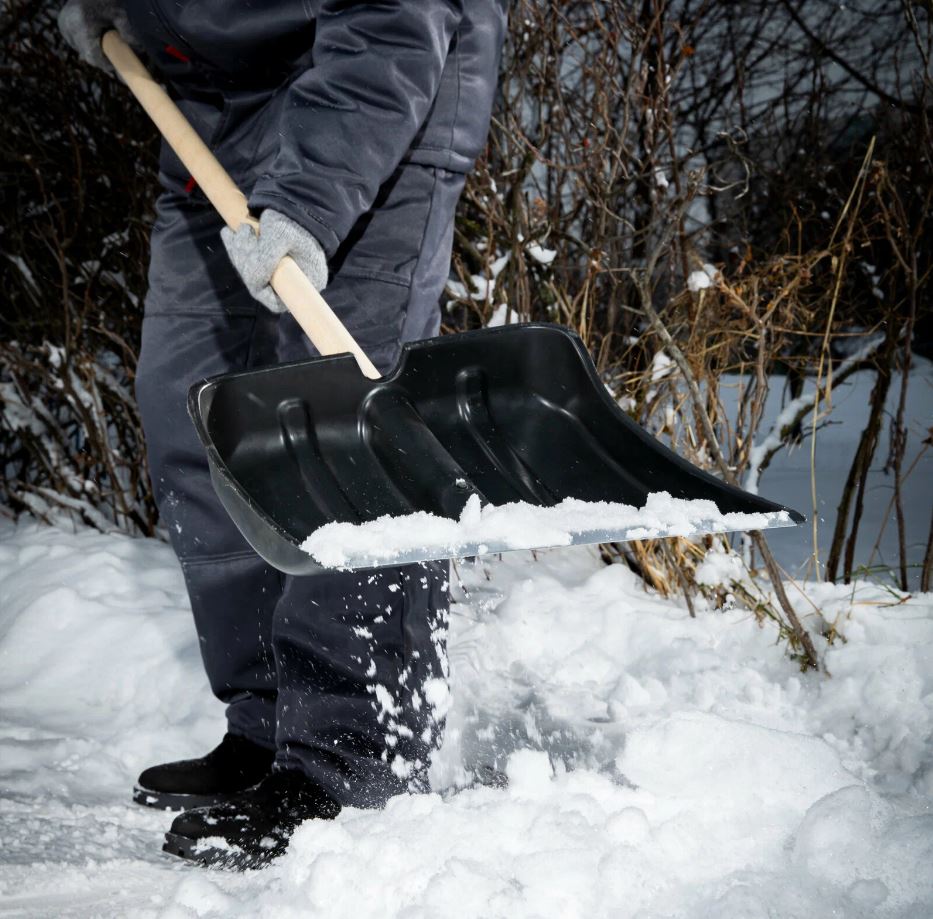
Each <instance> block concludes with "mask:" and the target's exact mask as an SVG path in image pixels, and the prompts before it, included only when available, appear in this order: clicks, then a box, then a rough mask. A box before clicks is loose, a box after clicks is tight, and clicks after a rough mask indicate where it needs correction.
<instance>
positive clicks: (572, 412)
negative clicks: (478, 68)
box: [189, 323, 803, 574]
mask: <svg viewBox="0 0 933 919" xmlns="http://www.w3.org/2000/svg"><path fill="white" fill-rule="evenodd" d="M189 411H190V413H191V416H192V418H193V420H194V423H195V425H196V427H197V430H198V434H199V435H200V438H201V441H202V442H203V444H204V446H205V448H206V449H207V455H208V459H209V462H210V468H211V476H212V480H213V483H214V488H215V490H216V492H217V494H218V496H219V497H220V500H221V501H222V502H223V505H224V507H225V508H226V510H227V512H228V513H229V514H230V516H231V518H232V519H233V521H234V522H235V523H236V525H237V526H238V527H239V529H240V531H241V532H242V533H243V535H244V536H245V537H246V539H247V541H248V542H249V543H250V544H251V545H252V546H253V548H254V549H255V550H256V551H257V552H258V553H259V554H260V555H261V556H262V557H263V558H264V559H265V560H266V561H268V562H269V563H270V564H271V565H273V566H274V567H276V568H278V569H280V570H281V571H285V572H287V573H290V574H310V573H312V572H314V571H317V570H319V569H320V565H319V564H318V563H317V562H316V561H315V560H314V559H313V558H312V557H311V556H310V555H309V554H307V553H306V552H304V551H302V549H301V548H300V545H301V543H302V542H303V541H304V539H305V538H306V537H307V536H309V535H310V534H311V533H312V532H313V531H314V530H316V529H318V528H319V527H321V526H323V525H324V524H327V523H331V522H334V521H340V522H346V523H362V522H365V521H370V520H374V519H376V518H378V517H381V516H383V515H386V514H388V515H392V516H399V515H404V514H410V513H413V512H415V511H428V512H430V513H433V514H436V515H439V516H443V517H449V518H457V517H459V515H460V513H461V511H462V509H463V507H464V505H465V504H466V502H467V499H468V498H469V497H470V496H471V495H474V494H475V495H478V496H479V498H480V501H481V502H482V504H484V505H485V504H494V505H501V504H506V503H510V502H515V501H522V502H527V503H529V504H533V505H542V506H552V505H556V504H558V503H559V502H561V501H562V500H563V499H564V498H579V499H582V500H585V501H609V502H617V503H623V504H629V505H633V506H635V507H642V506H643V505H644V504H645V502H646V499H647V497H648V495H649V494H650V493H652V492H660V491H666V492H669V493H670V494H671V495H672V496H673V497H676V498H687V499H694V498H703V499H709V500H712V501H713V502H715V504H716V505H717V506H718V508H719V510H720V511H721V512H722V513H732V512H743V513H761V512H765V513H768V512H778V511H787V515H786V516H785V517H784V518H783V519H784V525H792V524H795V523H799V522H801V521H802V520H803V517H802V516H801V515H800V514H798V513H797V512H795V511H791V510H789V509H787V508H783V507H781V506H780V505H777V504H774V503H772V502H771V501H766V500H765V499H763V498H760V497H758V496H756V495H751V494H748V493H746V492H744V491H741V490H740V489H738V488H734V487H732V486H730V485H726V484H724V483H723V482H721V481H719V480H718V479H716V478H714V477H713V476H711V475H709V474H708V473H706V472H704V471H702V470H701V469H698V468H696V467H695V466H693V465H691V464H690V463H688V462H686V461H685V460H683V459H681V458H680V457H678V456H677V455H676V454H674V453H672V452H671V451H670V450H668V449H667V448H666V447H664V446H663V445H662V444H660V443H659V442H658V441H657V440H656V439H655V438H654V437H652V436H651V435H650V434H648V433H647V432H646V431H644V430H643V429H642V428H640V427H639V426H638V425H637V424H635V423H634V422H633V421H632V420H631V419H630V418H629V417H628V416H627V415H626V414H625V413H624V412H623V411H622V410H621V409H620V408H619V407H618V406H617V405H616V404H615V402H614V401H613V399H612V397H611V396H610V395H609V393H608V392H607V391H606V388H605V387H604V386H603V384H602V382H601V381H600V379H599V377H598V375H597V373H596V369H595V367H594V366H593V362H592V360H591V359H590V356H589V354H588V352H587V350H586V348H585V346H584V345H583V342H582V341H581V340H580V339H579V338H578V337H577V336H576V335H575V334H574V333H573V332H570V331H569V330H567V329H565V328H563V327H562V326H557V325H549V324H546V323H533V324H528V325H513V326H507V327H504V328H499V329H484V330H482V331H478V332H467V333H462V334H459V335H449V336H444V337H441V338H434V339H430V340H427V341H419V342H414V343H411V344H406V345H405V346H404V347H403V349H402V354H401V357H400V358H399V361H398V364H397V365H396V367H395V369H394V370H393V371H392V372H391V373H390V374H388V375H387V376H385V377H384V378H382V379H380V380H369V379H366V378H365V377H364V376H363V375H362V374H361V373H360V371H359V369H358V368H357V364H356V361H355V360H354V359H353V358H352V357H351V356H349V355H338V356H336V357H325V358H316V359H313V360H308V361H302V362H300V363H294V364H284V365H280V366H275V367H268V368H264V369H261V370H255V371H248V372H245V373H236V374H229V375H225V376H220V377H215V378H214V379H211V380H207V381H205V382H202V383H198V384H196V385H195V386H193V387H192V389H191V392H190V395H189ZM627 538H631V534H629V533H626V532H610V531H607V530H606V529H605V528H604V527H603V528H600V525H599V521H594V526H593V528H592V529H591V530H588V531H586V532H583V533H578V534H576V535H575V536H574V539H573V542H575V543H584V542H606V541H611V540H619V541H624V540H625V539H627ZM481 548H482V549H484V550H486V551H500V550H501V549H503V548H507V547H506V546H496V545H484V546H482V547H480V546H473V547H469V548H467V549H466V550H464V549H463V548H462V547H460V551H458V552H457V553H456V554H458V555H461V554H462V555H471V554H477V552H478V551H479V550H480V549H481ZM427 552H431V553H433V554H426V553H427ZM450 554H451V553H450V552H449V551H447V550H445V548H444V547H431V548H430V549H426V550H424V551H422V552H420V553H418V554H417V556H416V557H411V556H408V557H405V558H399V557H395V558H393V560H392V562H391V563H392V564H398V563H401V562H403V561H404V562H407V561H415V560H428V559H432V558H444V557H446V556H448V555H450ZM385 564H389V562H385ZM360 566H365V563H364V562H360ZM350 567H357V565H351V566H350Z"/></svg>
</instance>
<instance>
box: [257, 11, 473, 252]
mask: <svg viewBox="0 0 933 919" xmlns="http://www.w3.org/2000/svg"><path fill="white" fill-rule="evenodd" d="M309 5H310V7H311V8H312V10H313V12H314V15H315V20H316V30H315V37H314V47H313V51H312V61H313V66H312V67H311V68H310V69H309V70H307V71H305V72H304V73H303V74H301V75H300V76H299V77H298V78H297V79H296V80H295V81H294V82H293V83H292V84H291V85H290V86H289V88H288V89H287V90H286V96H285V98H284V100H283V105H282V109H281V116H280V120H279V122H278V126H277V128H278V132H279V135H280V137H281V141H280V145H279V150H278V154H277V155H276V157H275V158H274V160H273V162H272V166H271V167H270V169H269V172H268V173H267V174H264V175H261V176H260V178H259V180H258V181H257V183H256V185H255V186H254V188H253V191H252V194H251V195H250V207H251V208H253V209H254V210H255V211H260V210H262V209H263V208H267V207H268V208H273V209H274V210H277V211H280V212H281V213H283V214H285V215H286V216H288V217H291V218H292V219H293V220H294V221H296V222H297V223H299V224H300V225H301V226H303V227H305V229H307V230H309V231H310V232H312V233H313V234H314V236H315V237H316V238H317V239H318V241H319V242H320V243H321V245H322V247H323V248H324V251H325V252H326V253H327V255H328V256H331V255H333V253H334V251H335V250H336V249H337V247H338V246H339V245H340V243H341V242H342V241H343V239H344V238H345V237H346V236H347V235H348V233H349V232H350V229H351V228H352V226H353V224H354V223H355V222H356V220H357V219H358V218H359V217H360V216H361V215H362V214H364V213H365V212H366V211H368V210H369V209H370V207H371V206H372V203H373V201H374V200H375V198H376V195H377V193H378V191H379V187H380V186H381V185H382V183H383V182H384V181H385V180H386V179H387V178H388V177H389V176H390V175H391V174H392V173H393V172H394V171H395V169H396V168H397V166H398V164H399V163H400V162H401V160H402V158H403V157H404V156H405V153H406V152H407V151H408V149H409V148H410V146H411V144H412V141H413V140H414V139H415V137H416V135H417V133H418V130H419V128H420V127H421V125H422V124H423V123H424V121H425V119H426V118H427V116H428V114H429V113H430V110H431V106H432V104H433V102H434V97H435V95H436V93H437V90H438V87H439V85H440V80H441V73H442V71H443V69H444V64H445V62H446V60H447V52H448V49H449V47H450V44H451V41H452V39H453V37H454V33H455V32H456V30H457V27H458V25H459V23H460V19H461V17H462V0H377V2H370V3H366V2H363V3H360V2H352V0H309ZM271 129H272V130H275V129H276V126H275V125H272V126H271Z"/></svg>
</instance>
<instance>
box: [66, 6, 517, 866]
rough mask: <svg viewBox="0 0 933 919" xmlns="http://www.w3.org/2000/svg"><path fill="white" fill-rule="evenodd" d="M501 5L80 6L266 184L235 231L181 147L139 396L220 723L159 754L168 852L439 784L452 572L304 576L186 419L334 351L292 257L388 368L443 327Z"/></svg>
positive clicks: (233, 166) (249, 188)
mask: <svg viewBox="0 0 933 919" xmlns="http://www.w3.org/2000/svg"><path fill="white" fill-rule="evenodd" d="M506 2H507V0H470V2H469V3H467V2H464V0H419V2H418V3H412V2H405V0H381V2H372V3H365V2H346V0H265V2H263V3H261V4H260V3H257V4H251V3H247V2H235V0H202V2H198V3H178V2H171V3H170V2H167V0H123V2H120V0H68V3H67V4H66V5H65V6H64V8H63V9H62V11H61V13H60V16H59V26H60V29H61V31H62V33H63V35H64V36H65V38H66V40H67V41H68V43H69V44H70V45H72V46H73V47H74V48H75V49H76V50H77V51H78V53H79V54H80V56H81V57H82V58H83V59H84V60H85V61H87V62H89V63H92V64H95V65H97V66H100V67H104V68H107V69H109V63H108V62H107V61H106V59H105V58H104V56H103V54H102V51H101V47H100V38H101V36H102V34H103V33H104V32H105V31H106V30H107V29H110V28H114V27H115V28H117V29H118V30H119V31H120V32H121V33H122V34H123V35H124V37H125V38H126V39H127V40H128V41H129V42H130V43H131V44H132V45H133V46H134V47H136V48H137V49H138V50H140V51H141V52H142V53H144V54H145V56H146V58H147V59H148V62H149V63H150V66H152V67H153V68H154V69H155V70H156V71H157V73H158V75H159V77H160V79H161V80H162V81H163V82H164V83H165V84H166V86H167V87H168V89H169V92H170V94H171V95H172V96H173V98H174V99H175V100H176V102H177V104H178V105H179V107H180V108H181V109H182V111H183V112H184V113H185V115H186V116H187V117H188V119H189V120H190V121H191V122H192V124H193V125H194V126H195V128H196V130H197V131H198V132H199V134H200V135H201V137H202V138H203V139H204V140H205V141H206V142H207V143H208V145H209V146H210V147H211V148H212V150H213V151H214V153H215V155H216V156H217V157H218V159H219V160H220V162H221V163H222V165H223V166H224V167H225V168H226V169H227V171H228V172H230V174H231V175H232V176H233V178H234V180H235V181H236V182H237V183H238V184H239V186H240V187H241V188H243V189H244V190H245V192H246V193H247V195H248V199H249V203H250V207H251V210H252V211H253V213H254V214H256V215H258V217H259V224H260V230H259V234H258V236H257V235H256V234H255V233H254V232H253V231H252V230H250V229H249V228H248V227H242V228H241V229H240V231H238V232H237V233H230V232H229V231H228V230H226V229H225V228H223V226H222V222H221V220H220V218H219V217H218V216H217V214H216V213H215V212H214V210H213V209H212V208H211V206H210V204H209V203H208V202H207V200H206V199H205V198H204V196H203V195H202V194H201V193H200V192H199V190H198V188H197V187H196V186H195V185H194V182H193V180H192V179H191V178H190V177H189V176H188V175H187V174H186V172H185V169H184V167H183V166H182V164H181V163H180V161H179V160H178V159H177V158H176V157H175V155H174V154H173V153H172V151H171V150H170V149H169V148H168V147H167V146H166V145H164V144H163V147H162V151H161V155H160V171H159V180H160V183H161V187H162V191H161V194H160V197H159V198H158V201H157V204H156V219H155V224H154V227H153V230H152V245H151V261H150V270H149V291H148V294H147V296H146V301H145V313H144V320H143V328H142V345H141V351H140V356H139V364H138V368H137V379H136V394H137V399H138V402H139V408H140V412H141V415H142V421H143V426H144V430H145V434H146V442H147V459H148V464H149V472H150V476H151V480H152V485H153V489H154V493H155V496H156V500H157V502H158V507H159V512H160V516H161V520H162V522H163V523H164V525H165V527H166V528H167V530H168V534H169V537H170V539H171V542H172V545H173V547H174V549H175V552H176V554H177V556H178V559H179V561H180V563H181V568H182V571H183V573H184V577H185V582H186V586H187V589H188V595H189V597H190V600H191V608H192V611H193V613H194V620H195V625H196V628H197V634H198V639H199V642H200V649H201V654H202V657H203V661H204V666H205V669H206V671H207V676H208V679H209V682H210V685H211V689H212V690H213V692H214V693H215V695H216V696H217V697H218V698H219V699H221V700H222V701H223V702H224V703H226V715H227V733H226V735H225V737H224V738H223V740H222V742H221V743H220V745H219V746H218V747H217V748H216V749H214V750H213V751H211V752H210V753H208V754H207V755H206V756H204V757H202V758H199V759H192V760H186V761H182V762H175V763H167V764H163V765H158V766H154V767H152V768H149V769H146V770H145V771H144V772H143V773H142V775H141V776H140V777H139V782H138V784H137V787H136V789H135V794H134V797H135V799H136V800H137V801H138V802H140V803H142V804H147V805H151V806H154V807H160V808H164V807H169V808H173V809H182V810H183V813H181V814H180V815H179V816H178V817H176V818H175V820H174V822H173V823H172V827H171V830H170V832H169V833H168V834H167V836H166V843H165V849H166V850H167V851H169V852H171V853H173V854H176V855H180V856H182V857H185V858H190V859H195V860H198V861H200V862H202V863H215V862H222V863H226V864H234V865H236V866H241V867H246V866H253V865H258V864H263V863H264V862H266V861H267V860H269V859H270V858H274V857H275V856H277V855H279V854H281V852H282V851H284V850H285V848H286V847H287V843H288V838H289V836H290V834H291V833H292V831H293V830H294V828H295V826H297V825H298V823H300V822H302V821H304V820H307V819H311V818H319V819H327V818H332V817H334V816H335V815H336V814H337V813H338V812H339V811H340V809H341V808H343V807H348V806H354V807H379V806H381V805H383V804H384V803H385V802H386V800H387V799H388V798H389V797H391V796H392V795H395V794H398V793H401V792H405V791H418V790H422V789H424V788H425V787H426V784H427V776H426V773H427V768H428V765H429V763H430V757H431V753H432V751H433V750H435V749H436V748H437V746H438V744H439V740H440V736H441V732H442V729H443V715H444V710H445V707H446V698H447V695H446V679H447V663H446V653H445V636H446V621H447V566H446V563H445V564H441V563H432V564H428V565H425V566H407V567H401V568H397V569H385V570H383V569H380V570H379V571H378V572H376V573H373V572H364V573H352V572H326V573H322V574H320V575H315V576H309V577H289V576H285V575H283V574H282V573H280V572H278V571H276V570H274V569H272V568H271V567H270V566H268V565H267V564H266V563H265V562H263V561H262V560H261V559H260V558H259V557H258V556H257V555H256V554H255V553H254V552H253V551H252V549H251V548H250V547H249V545H248V544H247V543H246V542H245V541H244V539H243V537H242V536H241V535H240V534H239V532H238V531H237V530H236V528H235V527H234V526H233V524H232V523H231V522H230V521H229V519H228V518H227V516H226V514H225V513H224V511H223V510H222V508H221V506H220V504H219V502H218V500H217V498H216V497H215V495H214V493H213V490H212V488H211V484H210V480H209V473H208V467H207V464H206V459H205V456H204V453H203V450H202V448H201V447H200V445H199V443H198V440H197V437H196V435H195V431H194V429H193V426H192V425H191V423H190V422H189V420H188V418H187V417H186V397H187V391H188V388H189V386H190V385H191V384H192V383H194V382H196V381H198V380H201V379H203V378H205V377H209V376H212V375H215V374H219V373H226V372H229V371H235V370H245V369H248V368H256V367H261V366H263V365H268V364H272V363H276V362H284V361H293V360H300V359H306V358H308V357H310V356H314V355H315V354H316V352H315V351H314V349H313V346H312V345H311V344H310V342H309V341H308V340H307V339H306V338H305V337H304V335H303V334H302V333H301V331H300V329H299V328H298V326H297V323H296V322H295V321H294V320H293V319H292V317H291V316H290V314H288V313H287V312H286V311H284V307H283V305H282V304H281V302H280V301H279V300H278V298H277V297H276V295H275V294H274V292H273V291H272V289H271V287H270V286H269V279H270V277H271V275H272V272H273V270H274V268H275V266H276V264H277V263H278V261H279V259H280V258H281V257H282V256H283V255H285V254H290V255H291V256H292V257H293V258H294V259H295V260H296V261H297V262H298V264H299V265H300V266H301V267H302V268H303V270H304V271H305V273H306V274H307V275H308V277H309V278H310V279H311V281H312V282H313V283H314V285H315V287H317V288H318V289H324V288H325V287H326V298H327V300H328V302H329V303H330V305H331V306H332V308H333V309H334V310H335V311H336V313H337V314H338V316H339V317H340V318H341V320H342V321H343V323H344V324H345V325H346V326H347V328H348V329H349V330H350V332H351V333H352V334H353V336H354V337H355V338H356V340H357V341H358V342H359V343H360V345H361V346H362V348H363V350H364V351H365V352H366V353H367V354H368V356H369V357H370V359H371V360H372V361H373V362H374V363H375V365H376V366H377V367H378V368H379V370H380V371H381V372H385V371H387V370H388V369H389V368H391V367H392V366H393V364H394V362H395V360H396V358H397V356H398V354H399V350H400V344H401V343H402V342H405V341H411V340H415V339H419V338H425V337H430V336H433V335H436V334H437V333H438V330H439V323H440V314H439V305H438V304H439V298H440V295H441V292H442V290H443V287H444V284H445V282H446V280H447V277H448V272H449V266H450V255H451V247H452V239H453V222H454V212H455V208H456V205H457V201H458V198H459V196H460V193H461V190H462V188H463V184H464V181H465V177H466V174H467V172H468V171H469V170H470V169H471V168H472V165H473V162H474V160H475V157H476V156H477V155H478V154H479V153H480V151H481V150H482V148H483V146H484V144H485V138H486V133H487V130H488V124H489V119H490V111H491V107H492V101H493V96H494V93H495V89H496V81H497V71H498V61H499V54H500V50H501V45H502V41H503V36H504V32H505V23H506Z"/></svg>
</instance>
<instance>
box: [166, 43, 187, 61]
mask: <svg viewBox="0 0 933 919" xmlns="http://www.w3.org/2000/svg"><path fill="white" fill-rule="evenodd" d="M165 53H166V54H170V55H171V56H172V57H173V58H175V60H177V61H181V62H182V63H184V64H190V63H191V58H190V57H188V55H187V54H185V53H184V52H183V51H179V50H178V49H177V48H176V47H175V46H174V45H166V46H165Z"/></svg>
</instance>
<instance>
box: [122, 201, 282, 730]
mask: <svg viewBox="0 0 933 919" xmlns="http://www.w3.org/2000/svg"><path fill="white" fill-rule="evenodd" d="M220 226H221V221H220V219H219V218H218V217H217V216H216V214H215V213H214V211H213V209H212V208H211V207H210V206H209V205H208V204H207V203H206V202H205V201H204V200H203V199H201V198H199V197H197V196H195V197H194V198H191V197H188V196H185V195H182V194H177V193H175V194H173V193H166V194H164V195H163V196H162V197H161V198H160V199H159V203H158V210H157V221H156V225H155V228H154V230H153V236H152V251H151V266H150V276H149V284H150V287H149V293H148V295H147V299H146V309H145V318H144V321H143V336H142V348H141V352H140V359H139V365H138V368H137V380H136V392H137V399H138V402H139V407H140V412H141V414H142V420H143V426H144V429H145V433H146V441H147V457H148V462H149V472H150V476H151V478H152V484H153V489H154V492H155V496H156V501H157V503H158V506H159V512H160V516H161V519H162V522H163V525H164V526H165V527H166V528H167V530H168V534H169V537H170V538H171V541H172V545H173V547H174V549H175V552H176V553H177V555H178V558H179V560H180V562H181V566H182V570H183V572H184V576H185V582H186V584H187V587H188V595H189V597H190V600H191V608H192V611H193V613H194V620H195V626H196V628H197V633H198V640H199V644H200V649H201V655H202V657H203V660H204V666H205V669H206V671H207V675H208V679H209V681H210V685H211V689H212V690H213V692H214V694H215V695H216V696H217V697H218V698H219V699H220V700H221V701H223V702H225V703H226V704H227V720H228V724H229V728H230V730H231V731H232V732H233V733H236V734H240V735H243V736H245V737H248V738H249V739H251V740H253V741H254V742H256V743H259V744H263V745H266V746H273V745H274V742H275V740H274V738H275V696H276V673H275V665H274V658H273V654H272V647H271V641H272V615H273V610H274V608H275V605H276V603H277V602H278V600H279V597H280V595H281V592H282V589H283V586H284V582H283V578H282V576H281V574H280V573H279V572H278V571H276V570H275V569H273V568H271V567H270V566H269V565H267V564H265V562H263V561H262V560H261V559H260V558H259V557H258V556H257V555H256V554H255V553H254V552H253V550H252V549H251V548H250V547H249V545H248V544H247V543H246V542H245V540H244V539H243V538H242V536H240V534H239V532H238V530H237V529H236V527H235V526H234V525H233V523H232V522H231V521H230V519H229V518H228V516H227V514H226V512H225V511H224V510H223V508H222V506H221V505H220V502H219V501H218V499H217V497H216V496H215V494H214V490H213V488H212V487H211V483H210V477H209V472H208V467H207V462H206V458H205V455H204V450H203V448H202V446H201V444H200V442H199V441H198V438H197V435H196V433H195V431H194V426H193V425H192V423H191V421H190V419H189V418H188V414H187V396H188V388H189V386H190V385H191V384H192V383H194V382H196V381H197V380H200V379H203V378H204V377H208V376H212V375H214V374H218V373H225V372H228V371H232V370H243V369H246V368H248V367H254V366H260V365H262V364H264V363H271V362H273V361H274V359H275V355H274V336H275V320H274V317H272V316H271V315H270V314H268V313H267V311H266V310H264V309H263V308H262V307H259V306H258V305H257V304H256V303H255V301H253V300H252V298H251V297H249V295H248V294H247V293H246V291H245V289H244V288H243V285H242V284H241V283H240V281H239V279H238V278H237V276H236V274H235V272H234V270H233V268H232V266H231V265H230V263H229V260H228V259H227V256H226V253H225V251H224V250H223V247H222V245H221V243H220V238H219V236H218V233H219V230H220Z"/></svg>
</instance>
